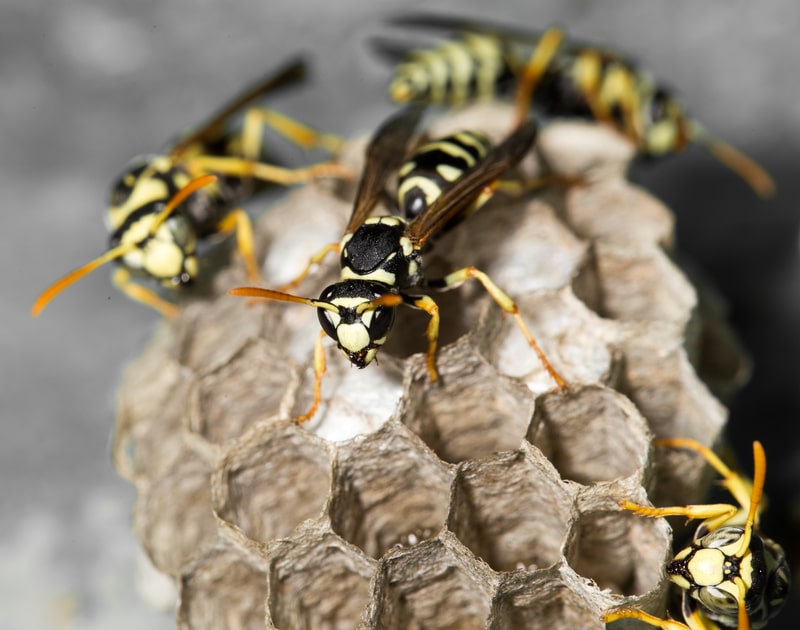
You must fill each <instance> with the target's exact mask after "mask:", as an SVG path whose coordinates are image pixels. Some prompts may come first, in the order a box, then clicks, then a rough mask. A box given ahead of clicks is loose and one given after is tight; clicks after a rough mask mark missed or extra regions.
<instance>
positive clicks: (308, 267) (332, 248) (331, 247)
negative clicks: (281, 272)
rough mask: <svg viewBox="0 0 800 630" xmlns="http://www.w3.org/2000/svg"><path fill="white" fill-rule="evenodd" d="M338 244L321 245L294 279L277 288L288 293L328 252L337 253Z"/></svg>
mask: <svg viewBox="0 0 800 630" xmlns="http://www.w3.org/2000/svg"><path fill="white" fill-rule="evenodd" d="M339 246H340V243H330V244H329V245H326V246H325V247H323V248H322V249H321V250H319V251H318V252H317V253H316V254H314V255H313V256H312V257H311V258H310V259H309V260H308V264H307V265H306V266H305V268H304V269H303V271H301V272H300V273H299V274H298V275H297V277H295V279H294V280H292V281H291V282H289V283H288V284H285V285H283V286H282V287H281V288H280V289H279V291H281V292H283V293H288V292H290V291H292V290H293V289H294V288H295V287H297V286H298V285H299V284H300V283H301V282H302V281H303V280H305V279H306V277H307V276H308V274H309V273H310V272H311V270H312V269H313V268H314V267H315V266H316V265H319V264H320V263H321V262H322V261H323V260H325V257H326V256H327V255H328V254H330V253H331V252H336V253H337V254H338V253H339Z"/></svg>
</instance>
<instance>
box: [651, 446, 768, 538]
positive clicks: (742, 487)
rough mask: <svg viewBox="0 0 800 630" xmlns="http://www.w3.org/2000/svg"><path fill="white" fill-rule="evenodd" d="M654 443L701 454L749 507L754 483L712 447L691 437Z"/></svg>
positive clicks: (745, 507)
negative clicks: (734, 468)
mask: <svg viewBox="0 0 800 630" xmlns="http://www.w3.org/2000/svg"><path fill="white" fill-rule="evenodd" d="M653 444H654V445H655V446H660V447H671V448H685V449H689V450H692V451H695V452H696V453H698V454H700V455H701V456H702V457H703V459H705V460H706V461H707V462H708V463H709V465H710V466H711V467H712V468H714V470H716V471H717V472H718V473H719V474H720V476H721V477H722V486H723V487H724V488H725V489H727V490H728V492H730V493H731V495H733V498H734V499H736V501H737V502H738V503H739V505H740V506H741V507H742V509H744V510H747V509H749V507H750V497H751V494H752V492H753V483H752V482H751V481H750V480H749V479H747V478H746V477H744V476H743V475H741V474H739V473H737V472H736V471H733V470H731V469H730V468H729V467H728V466H727V465H726V464H725V463H724V462H723V461H722V460H721V459H720V458H719V457H718V456H717V454H716V453H715V452H714V451H712V450H711V449H710V448H708V447H707V446H704V445H703V444H701V443H700V442H698V441H697V440H693V439H691V438H671V439H658V440H654V441H653ZM756 524H757V523H756ZM708 525H709V526H711V527H712V529H713V528H714V525H713V524H712V523H709V524H708Z"/></svg>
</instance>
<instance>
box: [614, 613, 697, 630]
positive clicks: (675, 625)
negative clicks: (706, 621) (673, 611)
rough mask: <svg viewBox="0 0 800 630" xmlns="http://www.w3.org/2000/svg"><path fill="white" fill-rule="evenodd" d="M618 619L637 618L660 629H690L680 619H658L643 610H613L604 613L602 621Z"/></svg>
mask: <svg viewBox="0 0 800 630" xmlns="http://www.w3.org/2000/svg"><path fill="white" fill-rule="evenodd" d="M619 619H638V620H639V621H641V622H643V623H646V624H648V625H650V626H655V627H656V628H661V630H692V629H691V628H690V627H689V626H687V625H686V624H683V623H681V622H680V621H675V620H673V619H660V618H659V617H654V616H653V615H651V614H649V613H646V612H644V611H643V610H617V611H615V612H612V613H605V614H604V615H603V621H604V622H605V623H611V622H612V621H618V620H619Z"/></svg>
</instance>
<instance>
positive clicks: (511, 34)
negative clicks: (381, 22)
mask: <svg viewBox="0 0 800 630" xmlns="http://www.w3.org/2000/svg"><path fill="white" fill-rule="evenodd" d="M386 23H387V24H389V25H390V26H399V27H408V28H412V29H432V30H438V31H442V34H443V36H446V37H450V38H454V37H462V36H463V35H464V34H465V33H477V34H481V35H490V36H493V37H497V38H499V39H501V40H505V41H506V42H509V43H516V44H520V45H529V46H536V44H538V43H539V40H540V39H541V37H542V35H543V34H544V31H536V30H528V29H524V28H518V27H514V26H509V25H508V24H497V23H495V22H491V21H486V20H483V19H481V18H464V17H457V16H453V15H444V14H441V13H409V14H405V15H396V16H393V17H390V18H389V19H388V20H387V21H386ZM370 45H371V46H372V48H373V49H374V50H375V51H376V52H377V53H378V54H379V55H380V56H382V57H384V58H386V59H387V60H389V61H392V62H394V63H397V62H398V61H400V60H402V59H403V58H407V57H408V56H409V55H410V54H412V53H413V52H414V51H413V49H411V48H409V47H408V46H406V47H405V49H403V48H402V45H401V44H396V43H393V42H391V41H389V40H386V39H381V38H375V39H373V40H371V42H370ZM560 50H561V53H562V54H568V55H580V54H582V53H585V52H587V51H594V52H597V53H599V54H601V56H602V57H603V59H604V60H606V61H612V60H613V61H618V62H620V63H623V64H626V65H628V66H630V67H635V64H634V61H633V60H632V59H630V58H629V57H628V56H627V55H624V54H623V53H620V52H617V51H615V50H611V49H609V48H606V47H604V46H598V45H594V44H590V43H588V42H577V41H572V40H570V41H568V42H564V43H563V44H562V45H561V48H560Z"/></svg>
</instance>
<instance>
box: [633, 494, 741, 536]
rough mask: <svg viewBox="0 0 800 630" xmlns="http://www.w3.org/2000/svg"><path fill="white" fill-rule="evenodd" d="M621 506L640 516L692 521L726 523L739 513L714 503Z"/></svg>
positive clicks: (725, 504) (728, 505) (727, 506)
mask: <svg viewBox="0 0 800 630" xmlns="http://www.w3.org/2000/svg"><path fill="white" fill-rule="evenodd" d="M619 506H620V507H621V508H622V509H623V510H628V511H629V512H633V513H634V514H638V515H640V516H648V517H650V518H658V517H661V516H685V517H686V518H690V519H698V518H701V519H704V520H707V521H713V522H717V521H719V522H725V521H727V520H728V519H730V517H731V516H733V515H734V514H736V513H737V512H738V511H739V508H737V507H736V506H735V505H731V504H729V503H713V504H708V505H680V506H677V505H676V506H670V507H660V508H657V507H650V506H648V505H640V504H638V503H634V502H633V501H627V500H625V501H620V503H619ZM712 529H714V528H712Z"/></svg>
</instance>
